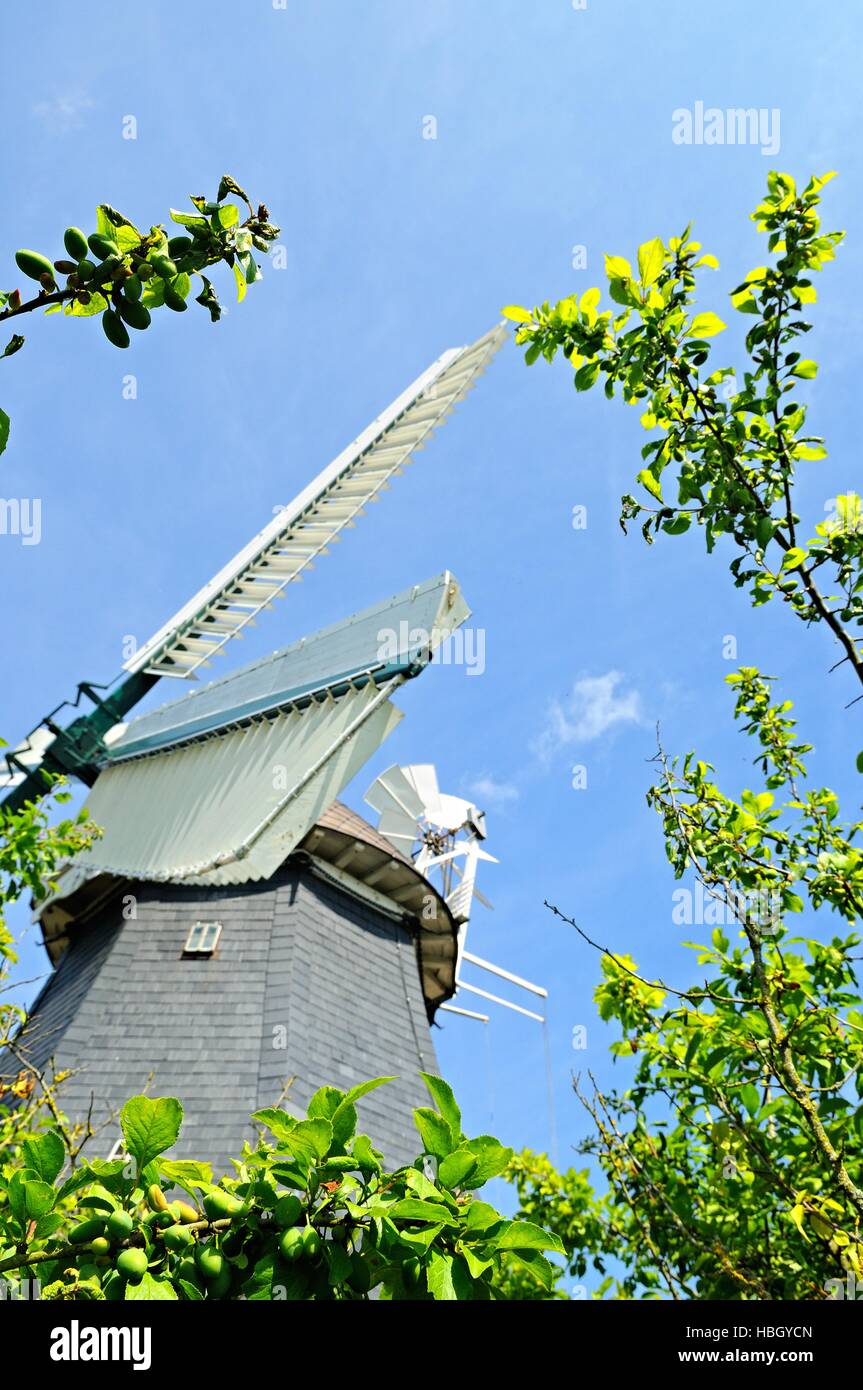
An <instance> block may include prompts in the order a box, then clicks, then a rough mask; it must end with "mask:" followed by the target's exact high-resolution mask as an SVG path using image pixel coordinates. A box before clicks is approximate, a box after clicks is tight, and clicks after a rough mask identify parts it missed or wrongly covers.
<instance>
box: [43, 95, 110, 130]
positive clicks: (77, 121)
mask: <svg viewBox="0 0 863 1390" xmlns="http://www.w3.org/2000/svg"><path fill="white" fill-rule="evenodd" d="M93 106H95V102H94V101H93V100H92V98H91V97H88V96H86V95H85V94H84V93H83V92H63V93H61V94H60V95H59V96H55V97H51V98H50V100H46V101H37V102H34V104H33V108H32V110H33V115H34V116H36V117H38V119H39V120H40V121H41V122H42V124H43V125H44V126H45V127H46V129H47V130H48V131H50V133H51V134H52V135H63V134H65V133H66V131H67V130H78V129H79V128H80V126H82V125H83V123H84V120H83V118H84V113H85V111H89V110H90V109H91V108H92V107H93Z"/></svg>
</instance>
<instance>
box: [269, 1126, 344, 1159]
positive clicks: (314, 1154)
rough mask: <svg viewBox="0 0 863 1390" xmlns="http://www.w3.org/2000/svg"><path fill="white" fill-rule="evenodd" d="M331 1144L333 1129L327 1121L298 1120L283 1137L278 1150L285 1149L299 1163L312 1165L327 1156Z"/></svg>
mask: <svg viewBox="0 0 863 1390" xmlns="http://www.w3.org/2000/svg"><path fill="white" fill-rule="evenodd" d="M332 1142H333V1127H332V1125H331V1124H330V1122H329V1120H300V1121H299V1122H298V1123H297V1124H295V1125H294V1127H293V1129H291V1130H289V1131H288V1132H287V1133H286V1134H285V1135H284V1137H280V1139H279V1146H280V1148H286V1149H288V1150H289V1152H290V1153H292V1154H293V1155H294V1158H296V1159H298V1160H299V1162H301V1163H307V1164H312V1163H316V1162H317V1160H318V1159H320V1158H323V1157H324V1156H325V1154H328V1153H329V1151H330V1148H331V1146H332Z"/></svg>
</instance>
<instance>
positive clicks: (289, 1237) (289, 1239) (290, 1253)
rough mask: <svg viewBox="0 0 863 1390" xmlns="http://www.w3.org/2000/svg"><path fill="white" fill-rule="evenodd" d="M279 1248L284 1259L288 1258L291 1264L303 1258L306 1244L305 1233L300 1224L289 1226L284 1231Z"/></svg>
mask: <svg viewBox="0 0 863 1390" xmlns="http://www.w3.org/2000/svg"><path fill="white" fill-rule="evenodd" d="M279 1250H280V1252H281V1256H282V1259H283V1260H287V1261H288V1263H289V1264H295V1263H296V1261H297V1260H301V1259H302V1257H303V1255H304V1254H305V1246H304V1244H303V1233H302V1231H301V1230H300V1229H299V1227H298V1226H289V1227H288V1229H287V1230H286V1231H285V1232H284V1234H283V1235H282V1238H281V1240H280V1241H279Z"/></svg>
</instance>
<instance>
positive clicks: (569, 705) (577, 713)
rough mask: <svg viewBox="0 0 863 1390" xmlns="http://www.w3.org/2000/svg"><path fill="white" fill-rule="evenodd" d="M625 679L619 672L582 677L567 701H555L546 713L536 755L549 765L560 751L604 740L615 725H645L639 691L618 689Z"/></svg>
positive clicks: (536, 740)
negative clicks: (560, 749)
mask: <svg viewBox="0 0 863 1390" xmlns="http://www.w3.org/2000/svg"><path fill="white" fill-rule="evenodd" d="M622 680H623V676H622V675H621V674H620V672H619V671H607V672H606V673H605V675H604V676H583V677H582V678H581V680H577V681H576V682H575V684H574V685H573V687H572V693H571V694H570V695H569V696H567V698H566V699H564V700H552V702H551V704H550V705H549V707H548V709H547V711H546V718H545V726H544V728H543V729H542V731H541V733H540V734H539V736H538V738H536V739H535V740H534V745H533V747H534V752H535V753H537V754H538V756H539V757H540V758H541V759H542V761H543V762H547V761H548V760H549V758H550V757H551V755H552V753H553V752H554V751H555V749H557V748H565V747H568V746H569V745H570V744H574V743H590V742H592V741H593V740H594V739H597V738H601V737H602V735H603V734H604V733H606V732H607V731H608V730H609V729H612V728H614V726H615V725H616V724H641V723H643V722H644V718H643V714H642V709H641V696H640V695H639V693H638V691H637V690H628V691H627V690H619V689H618V687H619V686H620V684H621V681H622Z"/></svg>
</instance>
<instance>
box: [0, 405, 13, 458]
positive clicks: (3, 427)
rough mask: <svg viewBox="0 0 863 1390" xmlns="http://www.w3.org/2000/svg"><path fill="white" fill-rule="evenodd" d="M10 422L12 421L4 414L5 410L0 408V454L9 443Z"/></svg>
mask: <svg viewBox="0 0 863 1390" xmlns="http://www.w3.org/2000/svg"><path fill="white" fill-rule="evenodd" d="M11 423H12V422H11V421H10V419H9V416H8V415H7V414H6V411H5V410H0V454H2V453H3V450H4V449H5V448H6V445H7V444H8V443H9V430H10V428H11Z"/></svg>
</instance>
